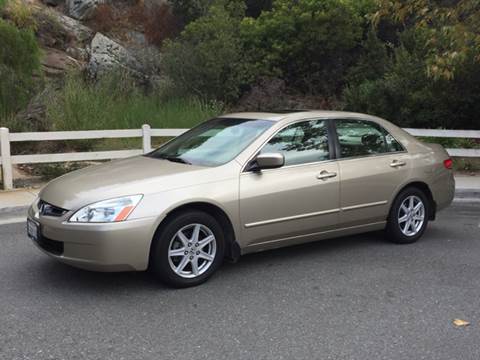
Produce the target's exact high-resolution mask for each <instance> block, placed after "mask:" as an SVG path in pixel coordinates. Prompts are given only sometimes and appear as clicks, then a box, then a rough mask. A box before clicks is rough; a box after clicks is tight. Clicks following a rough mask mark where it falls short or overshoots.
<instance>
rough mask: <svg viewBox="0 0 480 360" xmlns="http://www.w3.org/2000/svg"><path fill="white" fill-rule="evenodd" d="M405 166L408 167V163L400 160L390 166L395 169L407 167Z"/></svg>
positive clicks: (394, 161)
mask: <svg viewBox="0 0 480 360" xmlns="http://www.w3.org/2000/svg"><path fill="white" fill-rule="evenodd" d="M405 165H407V163H406V162H405V161H400V160H393V161H392V162H391V163H390V166H391V167H393V168H397V167H400V166H405Z"/></svg>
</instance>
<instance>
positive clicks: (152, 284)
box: [30, 228, 440, 294]
mask: <svg viewBox="0 0 480 360" xmlns="http://www.w3.org/2000/svg"><path fill="white" fill-rule="evenodd" d="M439 233H440V230H439V229H435V228H431V229H429V231H428V236H424V237H423V238H422V239H421V242H419V243H417V244H422V243H423V244H424V243H427V242H429V241H435V239H436V237H438V235H439ZM392 246H393V247H395V246H402V245H395V244H391V243H390V242H388V241H387V240H386V239H385V237H384V233H383V232H381V231H379V232H371V233H365V234H360V235H354V236H346V237H339V238H334V239H328V240H321V241H316V242H310V243H306V244H300V245H293V246H289V247H283V248H279V249H273V250H268V251H263V252H258V253H251V254H247V255H244V256H242V257H241V258H240V260H239V261H238V262H237V263H230V262H226V263H224V264H223V266H222V267H221V268H220V269H219V273H220V274H219V275H220V276H219V277H220V278H221V279H222V281H228V278H232V277H234V278H235V277H236V276H237V275H238V274H239V273H240V272H241V273H243V274H244V273H245V272H249V273H255V271H256V270H258V269H261V268H265V267H270V266H274V265H281V266H283V265H288V264H289V263H292V262H299V261H304V262H305V261H309V260H315V261H318V260H321V259H322V258H325V259H327V258H331V256H340V257H342V256H343V255H347V254H349V253H355V252H358V251H362V252H367V253H368V252H369V251H371V250H369V248H376V249H377V250H378V249H379V248H382V247H392ZM410 246H412V245H410ZM413 246H415V244H414V245H413ZM35 265H36V266H35V274H36V275H37V276H38V277H39V278H41V282H42V283H43V284H45V282H47V283H49V284H50V285H49V286H51V287H55V288H63V289H68V290H71V291H83V292H91V293H97V292H99V291H101V292H104V293H105V292H108V293H111V294H112V293H113V294H114V293H115V292H117V291H118V292H125V291H126V290H128V291H136V290H138V291H142V292H145V291H147V292H148V291H152V292H153V291H155V292H156V291H158V290H161V289H168V287H167V286H165V285H163V284H161V283H160V282H159V281H157V280H156V279H155V278H154V276H152V275H151V274H150V273H149V272H148V271H145V272H117V273H102V272H91V271H87V270H82V269H77V268H74V267H71V266H69V265H65V264H62V263H59V262H58V261H55V260H53V259H50V258H42V259H41V260H39V261H38V262H36V264H35ZM31 270H32V269H31V268H30V271H31Z"/></svg>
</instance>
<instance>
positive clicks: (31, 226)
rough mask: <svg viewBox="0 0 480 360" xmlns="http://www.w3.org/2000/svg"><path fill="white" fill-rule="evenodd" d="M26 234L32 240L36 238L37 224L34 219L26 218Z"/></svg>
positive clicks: (37, 232) (37, 233)
mask: <svg viewBox="0 0 480 360" xmlns="http://www.w3.org/2000/svg"><path fill="white" fill-rule="evenodd" d="M27 234H28V237H29V238H30V239H32V240H34V241H37V240H38V235H39V226H38V224H37V223H36V222H35V221H32V220H30V219H27Z"/></svg>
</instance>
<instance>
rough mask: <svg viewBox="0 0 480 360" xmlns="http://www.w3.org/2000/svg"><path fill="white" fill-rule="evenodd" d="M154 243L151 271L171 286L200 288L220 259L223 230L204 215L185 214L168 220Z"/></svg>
mask: <svg viewBox="0 0 480 360" xmlns="http://www.w3.org/2000/svg"><path fill="white" fill-rule="evenodd" d="M153 241H154V243H153V245H152V250H151V254H150V266H151V269H152V270H153V272H154V274H155V275H156V276H157V277H158V278H159V279H160V280H161V281H163V282H164V283H166V284H168V285H170V286H174V287H188V286H195V285H199V284H201V283H202V282H204V281H206V280H207V279H208V278H209V277H210V276H211V275H212V274H213V273H214V272H215V270H216V269H217V268H218V267H219V266H220V264H221V263H222V260H223V254H224V235H223V231H222V228H221V227H220V225H219V224H218V222H217V221H216V220H215V218H213V217H212V216H211V215H209V214H207V213H204V212H200V211H187V212H184V213H181V214H178V215H176V216H174V217H172V218H171V219H168V220H167V223H165V224H164V225H163V226H162V228H161V229H160V230H159V231H158V232H157V234H156V235H155V238H154V240H153Z"/></svg>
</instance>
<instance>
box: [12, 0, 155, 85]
mask: <svg viewBox="0 0 480 360" xmlns="http://www.w3.org/2000/svg"><path fill="white" fill-rule="evenodd" d="M23 1H24V2H25V3H27V4H28V6H29V7H30V8H31V10H32V16H33V17H34V19H35V22H36V35H37V38H38V40H39V43H40V44H41V47H42V50H43V58H42V65H43V69H44V73H45V75H47V77H55V76H58V75H63V74H65V72H67V71H68V70H70V69H79V70H83V71H85V72H86V73H88V75H89V76H91V77H92V78H96V77H98V76H101V75H102V74H103V73H105V72H106V71H107V70H111V69H112V68H116V67H118V68H122V69H124V70H127V71H130V72H132V73H134V74H137V75H138V77H139V78H143V79H148V78H149V75H150V73H151V71H149V69H147V67H148V66H147V64H146V62H147V61H145V59H143V58H139V57H144V54H145V52H152V51H154V50H153V49H152V48H149V47H148V45H147V43H146V40H145V35H144V26H143V25H144V24H143V22H144V16H145V14H148V12H149V9H151V7H152V6H155V5H158V4H161V3H162V1H161V0H159V1H155V0H150V1H131V0H116V1H114V0H110V1H107V0H42V1H39V0H23ZM6 16H7V17H8V16H9V14H8V9H7V14H6ZM146 49H148V51H146ZM139 54H140V56H139Z"/></svg>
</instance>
